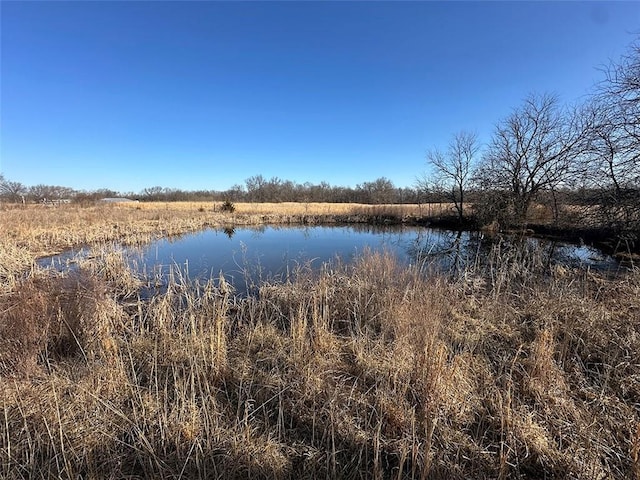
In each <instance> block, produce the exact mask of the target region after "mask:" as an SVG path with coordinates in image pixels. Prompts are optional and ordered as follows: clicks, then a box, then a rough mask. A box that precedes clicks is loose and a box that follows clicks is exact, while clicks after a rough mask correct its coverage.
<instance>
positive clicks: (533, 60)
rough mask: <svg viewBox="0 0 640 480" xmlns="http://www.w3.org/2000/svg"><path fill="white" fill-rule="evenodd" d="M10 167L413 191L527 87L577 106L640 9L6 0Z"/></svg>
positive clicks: (47, 173) (57, 180) (75, 183)
mask: <svg viewBox="0 0 640 480" xmlns="http://www.w3.org/2000/svg"><path fill="white" fill-rule="evenodd" d="M0 15H1V19H2V25H1V26H2V37H1V40H2V44H1V71H0V73H1V82H2V83H1V94H2V96H1V99H0V100H1V133H2V138H1V142H2V143H1V146H0V149H1V150H0V153H1V158H0V170H1V172H2V173H3V174H4V175H5V177H7V178H9V179H11V180H15V181H19V182H22V183H24V184H26V185H35V184H39V183H44V184H50V185H64V186H69V187H73V188H77V189H88V190H92V189H98V188H103V187H106V188H112V189H115V190H119V191H121V192H128V191H134V192H138V191H140V190H141V189H143V188H145V187H150V186H154V185H160V186H164V187H171V188H180V189H185V190H196V189H227V188H229V187H231V186H232V185H233V184H236V183H243V181H244V179H246V178H247V177H249V176H252V175H255V174H262V175H264V176H265V177H271V176H278V177H280V178H282V179H288V180H294V181H296V182H300V183H302V182H305V181H310V182H313V183H318V182H320V181H323V180H324V181H328V182H329V183H331V184H334V185H345V186H355V185H356V184H357V183H362V182H364V181H371V180H374V179H376V178H378V177H381V176H386V177H388V178H389V179H391V180H392V181H393V182H394V183H395V184H396V185H398V186H411V185H412V184H413V183H414V181H415V178H416V176H417V175H419V174H420V173H421V172H422V171H424V170H425V152H426V151H427V149H429V148H431V147H445V146H446V144H447V142H448V140H449V137H450V136H451V134H453V133H455V132H457V131H459V130H462V129H466V130H475V131H476V132H477V133H478V134H479V135H480V137H481V139H482V140H483V141H488V139H489V137H490V134H491V131H492V129H493V126H494V125H495V123H496V122H497V121H498V120H500V119H501V118H503V117H504V116H505V115H507V114H508V113H509V112H510V111H511V109H512V108H514V107H516V106H518V105H519V104H520V102H521V100H522V99H523V98H524V97H525V96H526V95H527V94H528V93H530V92H547V91H549V92H554V93H556V94H558V95H559V96H560V97H561V99H562V100H563V101H566V102H573V101H576V100H578V99H579V98H581V97H583V96H584V95H586V94H587V93H588V92H589V91H590V90H591V88H592V86H593V84H594V83H595V82H596V81H598V80H600V79H602V73H601V72H600V71H599V70H598V68H599V67H602V66H603V65H605V64H607V63H608V62H609V60H617V59H618V58H619V56H620V55H621V54H622V53H624V52H625V51H626V50H627V48H628V46H629V44H630V43H632V42H633V41H634V40H635V39H637V38H638V36H637V35H638V33H640V2H629V3H625V2H606V3H595V2H584V3H582V2H566V3H564V2H535V3H522V2H495V3H485V2H476V3H462V2H460V3H439V2H406V3H404V2H344V3H343V2H329V3H324V2H318V3H316V2H282V3H280V2H256V3H254V2H239V3H236V2H230V3H221V2H96V1H87V2H78V1H76V2H14V1H2V2H0Z"/></svg>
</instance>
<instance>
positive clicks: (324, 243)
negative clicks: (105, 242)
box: [41, 225, 620, 293]
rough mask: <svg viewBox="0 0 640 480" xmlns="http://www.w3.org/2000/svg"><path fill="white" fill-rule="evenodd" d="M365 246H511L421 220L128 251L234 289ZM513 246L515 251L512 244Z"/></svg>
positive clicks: (585, 250)
mask: <svg viewBox="0 0 640 480" xmlns="http://www.w3.org/2000/svg"><path fill="white" fill-rule="evenodd" d="M523 246H524V247H525V248H528V249H529V250H530V251H533V252H535V254H536V256H537V257H536V258H537V259H538V261H541V262H547V263H548V264H561V265H564V266H568V267H583V268H591V269H598V270H616V269H618V268H620V267H619V265H618V263H617V262H616V261H615V259H613V258H612V257H610V256H608V255H605V254H604V253H602V252H601V251H599V250H597V249H595V248H592V247H588V246H585V245H573V244H569V243H563V242H552V241H548V240H540V239H535V238H531V237H528V238H526V239H525V240H524V242H519V243H518V247H517V248H518V249H522V248H523ZM366 250H372V251H386V252H389V253H391V254H393V255H395V256H396V257H397V258H398V260H399V261H400V262H402V263H404V264H406V265H410V264H413V265H416V264H417V265H420V266H424V267H425V268H429V269H439V270H441V271H446V272H456V271H460V270H461V269H463V268H465V267H467V268H468V267H473V266H477V265H478V264H480V263H483V262H486V260H487V259H488V258H490V257H491V255H492V254H493V255H495V254H496V251H497V252H498V254H500V255H509V254H511V253H513V252H514V251H515V250H516V247H515V243H514V241H513V239H510V238H508V237H503V238H502V239H501V240H500V241H496V239H495V238H488V237H485V236H484V235H483V234H481V233H479V232H454V231H449V230H439V229H429V228H424V227H398V226H385V227H375V226H369V225H350V226H310V227H304V226H297V227H281V226H260V227H239V228H225V229H222V228H221V229H208V230H204V231H201V232H197V233H192V234H187V235H182V236H178V237H173V238H164V239H161V240H158V241H155V242H153V243H151V244H149V245H147V246H146V247H141V248H132V249H128V250H127V255H128V257H129V259H130V263H131V265H132V266H133V268H134V269H136V270H138V271H139V272H140V273H142V274H144V275H145V276H146V277H147V278H155V279H156V280H157V283H158V284H162V283H163V278H166V275H167V273H168V272H169V271H170V270H171V269H179V270H180V271H181V272H182V273H184V274H186V275H188V276H189V277H190V278H197V279H205V280H206V279H209V278H212V277H218V276H219V275H220V274H221V273H222V274H224V276H225V279H226V280H227V281H229V282H230V283H232V284H233V285H234V287H235V288H236V289H237V291H239V292H241V293H242V292H245V291H246V289H247V285H248V284H250V283H254V284H255V283H259V282H260V281H261V280H275V281H278V280H284V279H287V278H289V275H291V273H292V272H294V271H295V270H296V268H297V267H298V266H301V265H305V266H308V267H310V268H312V269H317V268H319V267H320V266H321V265H322V264H323V263H325V262H328V261H335V260H336V259H337V258H339V259H340V260H341V261H343V262H349V261H351V260H352V259H353V258H354V257H355V256H357V255H359V254H362V253H363V252H365V251H366ZM518 251H520V250H518ZM74 253H76V254H77V253H80V254H81V255H83V254H84V255H86V254H88V250H86V249H85V250H81V251H79V252H66V253H65V254H63V255H60V256H58V257H55V258H49V259H43V260H41V264H42V265H51V264H53V265H54V266H55V267H56V268H69V264H70V263H69V262H73V255H74Z"/></svg>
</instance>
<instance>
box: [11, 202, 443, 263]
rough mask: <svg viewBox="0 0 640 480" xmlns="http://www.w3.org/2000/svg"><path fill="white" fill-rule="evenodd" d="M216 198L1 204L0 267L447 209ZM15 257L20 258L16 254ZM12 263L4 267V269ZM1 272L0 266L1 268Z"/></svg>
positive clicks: (412, 216)
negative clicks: (212, 235) (109, 246)
mask: <svg viewBox="0 0 640 480" xmlns="http://www.w3.org/2000/svg"><path fill="white" fill-rule="evenodd" d="M221 205H222V203H221V202H218V203H214V202H170V203H169V202H149V203H134V202H132V203H116V204H97V205H91V206H80V205H59V206H56V207H45V206H42V205H26V206H12V207H10V206H8V205H3V204H0V265H3V264H4V263H5V262H10V261H11V260H10V259H7V258H5V257H15V256H16V255H14V254H11V255H4V254H3V253H2V252H3V251H8V250H9V249H16V248H17V249H20V250H21V251H23V252H24V253H25V254H26V255H27V256H31V257H42V256H46V255H51V254H56V253H59V252H61V251H63V250H65V249H69V248H72V247H78V246H82V245H101V244H105V243H111V242H114V241H116V242H119V243H123V244H127V245H132V244H141V243H146V242H148V241H150V240H152V239H154V238H158V237H165V236H171V235H179V234H183V233H188V232H193V231H198V230H201V229H203V228H207V227H219V226H226V225H258V224H266V223H269V224H300V223H335V222H369V221H371V219H372V218H375V217H384V216H387V217H395V218H397V219H398V220H400V221H401V220H403V219H405V220H406V219H415V218H426V217H429V216H438V215H441V214H444V213H443V212H447V211H448V210H449V209H450V207H449V206H447V205H433V206H430V207H427V206H418V205H361V204H332V203H255V204H254V203H238V204H236V205H235V206H236V211H235V212H233V213H228V212H224V211H222V209H221ZM17 256H22V254H19V255H17ZM7 268H9V269H13V266H11V265H9V267H6V266H5V269H7ZM0 275H2V270H0Z"/></svg>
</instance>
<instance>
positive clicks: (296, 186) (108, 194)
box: [0, 175, 440, 204]
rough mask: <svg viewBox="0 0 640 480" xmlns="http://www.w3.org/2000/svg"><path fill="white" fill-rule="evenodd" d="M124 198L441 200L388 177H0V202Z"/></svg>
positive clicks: (273, 200) (276, 200) (376, 202)
mask: <svg viewBox="0 0 640 480" xmlns="http://www.w3.org/2000/svg"><path fill="white" fill-rule="evenodd" d="M113 197H126V198H131V199H135V200H140V201H142V202H181V201H225V200H230V201H233V202H276V203H277V202H335V203H365V204H388V203H419V202H424V201H428V200H429V198H431V200H432V201H434V202H436V201H438V202H439V201H440V200H439V199H438V198H436V196H435V195H432V194H430V193H426V194H425V192H420V191H419V190H418V189H416V188H400V187H396V186H395V185H394V184H393V182H392V181H391V180H389V179H388V178H384V177H382V178H378V179H376V180H374V181H371V182H364V183H362V184H358V185H356V186H355V187H343V186H333V185H330V184H328V183H327V182H321V183H319V184H313V183H310V182H305V183H302V184H300V183H296V182H293V181H291V180H282V179H280V178H278V177H273V178H270V179H267V178H265V177H263V176H262V175H255V176H252V177H249V178H247V179H246V180H245V182H244V184H243V185H233V186H232V187H231V188H229V189H228V190H195V191H187V190H180V189H175V188H166V187H160V186H156V187H148V188H145V189H143V190H142V191H140V192H117V191H114V190H109V189H100V190H94V191H90V192H87V191H77V190H73V189H71V188H67V187H57V186H48V185H36V186H33V187H27V186H25V185H23V184H21V183H19V182H13V181H9V180H7V179H5V178H4V177H2V176H0V200H3V201H6V202H12V203H44V204H46V203H56V202H59V201H60V200H69V201H73V202H79V203H83V202H94V201H97V200H100V199H102V198H113Z"/></svg>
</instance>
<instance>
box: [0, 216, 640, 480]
mask: <svg viewBox="0 0 640 480" xmlns="http://www.w3.org/2000/svg"><path fill="white" fill-rule="evenodd" d="M204 205H206V204H203V205H197V204H190V205H186V204H181V205H179V207H178V206H177V205H171V208H170V207H169V206H167V205H165V204H155V205H147V204H128V205H126V206H124V205H123V206H103V207H88V208H84V209H82V208H77V207H60V208H53V209H47V208H26V209H21V208H16V209H10V210H2V211H0V222H1V223H0V225H2V230H1V231H0V280H2V281H3V284H2V285H3V289H2V290H0V477H1V478H7V479H23V478H79V477H81V478H95V479H99V478H167V479H169V478H175V479H177V478H274V479H280V478H291V479H294V478H345V479H356V478H398V479H401V478H407V479H408V478H412V479H413V478H436V479H440V478H442V479H467V478H474V479H476V478H480V479H481V478H531V479H534V478H573V479H585V480H587V479H588V480H591V479H609V478H613V479H636V480H640V361H639V360H638V352H640V300H639V299H640V271H638V270H635V271H632V272H630V273H628V274H623V275H620V276H618V277H615V278H605V277H602V276H599V275H597V274H594V273H591V272H585V271H579V270H571V269H567V268H562V267H556V268H553V269H552V270H549V269H547V268H546V267H545V266H544V265H542V264H537V263H536V262H535V261H534V260H532V259H529V258H527V259H525V258H521V257H519V256H518V254H517V253H516V254H514V256H510V254H509V253H508V252H504V251H503V252H497V251H496V252H493V253H491V254H490V255H493V256H494V257H492V258H491V259H490V260H491V261H489V262H486V264H487V265H489V266H490V267H486V268H484V267H483V268H482V269H477V270H468V271H467V272H464V273H463V274H461V275H459V276H456V277H455V278H453V277H449V276H436V275H432V276H425V275H424V274H423V273H424V272H421V271H418V270H415V269H410V268H401V267H400V266H399V265H398V264H397V263H396V262H395V261H394V259H393V258H390V257H389V256H386V255H380V254H364V255H363V256H362V257H361V258H360V259H359V260H358V261H356V262H355V263H354V264H352V265H340V264H334V265H331V266H327V267H326V268H325V269H323V270H322V271H321V272H319V273H313V272H311V271H307V270H305V269H304V267H303V268H302V269H301V270H300V272H298V275H297V278H296V279H295V280H293V281H292V282H290V283H286V284H280V285H270V284H264V285H262V286H261V287H260V291H259V295H257V296H253V297H249V298H236V297H234V296H233V295H232V292H230V291H229V287H228V285H227V284H226V283H225V282H224V280H220V279H213V280H211V281H210V282H208V283H199V284H196V283H193V282H190V281H189V280H187V279H185V278H184V277H183V276H181V275H180V273H179V272H176V275H174V276H173V277H172V281H171V284H170V286H169V289H168V291H167V292H166V293H165V294H161V295H157V296H155V297H153V298H151V299H148V300H142V299H141V298H140V297H139V294H138V293H139V291H140V287H141V285H142V281H143V279H140V278H137V277H136V274H134V272H132V271H130V270H129V269H128V267H127V266H126V264H125V262H124V259H123V258H122V256H121V254H119V253H118V252H117V251H114V250H113V249H111V248H110V246H109V245H110V243H109V242H110V241H112V240H117V241H123V240H124V241H129V242H132V243H135V242H141V241H144V239H145V238H147V239H148V238H151V237H154V236H158V235H163V234H171V233H183V232H185V231H191V230H197V229H199V228H202V227H203V226H206V225H215V224H224V223H225V222H228V221H230V220H234V218H235V219H236V220H237V219H240V220H241V221H244V222H247V223H249V222H254V221H255V222H258V221H259V220H260V219H263V221H265V219H264V216H266V219H269V218H271V216H272V215H274V214H273V213H268V212H257V211H245V212H243V211H242V205H239V206H238V213H234V214H225V213H220V212H212V211H211V210H207V209H206V208H204ZM280 205H281V208H282V209H283V211H281V212H280V213H279V214H278V215H279V217H278V218H280V219H281V220H282V221H283V222H285V221H287V219H288V218H289V219H291V218H292V217H291V216H293V215H301V214H300V213H293V212H294V210H293V207H289V206H287V205H286V204H280ZM302 205H303V204H302ZM137 207H140V208H139V209H138V208H137ZM201 207H203V209H204V211H200V209H201ZM286 208H289V209H290V210H286ZM298 208H299V207H298ZM314 208H318V209H320V208H322V207H321V206H319V205H318V206H316V207H314ZM285 212H286V213H285ZM316 212H318V211H316ZM315 214H316V215H321V214H322V212H320V213H315ZM343 214H345V215H346V214H349V215H355V214H357V212H354V211H350V212H349V213H343ZM234 215H235V217H234ZM308 215H311V214H308ZM295 218H297V217H295ZM218 222H219V223H218ZM65 232H66V233H65ZM83 243H92V244H94V245H96V246H99V248H96V250H95V253H96V255H95V256H93V257H92V258H87V259H82V260H79V264H78V270H77V271H75V272H73V273H66V274H59V273H52V272H46V271H43V270H40V269H38V268H35V267H33V260H34V258H35V255H37V254H40V253H42V252H47V251H55V250H56V249H58V248H63V247H64V246H70V245H78V244H83ZM25 265H26V266H27V270H26V271H25ZM525 265H526V267H525ZM29 266H31V267H30V268H29Z"/></svg>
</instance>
